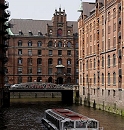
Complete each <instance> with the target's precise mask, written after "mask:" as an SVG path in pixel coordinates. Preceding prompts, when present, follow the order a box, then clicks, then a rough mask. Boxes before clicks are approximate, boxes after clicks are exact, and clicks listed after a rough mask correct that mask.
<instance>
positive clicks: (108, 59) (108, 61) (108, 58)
mask: <svg viewBox="0 0 124 130" xmlns="http://www.w3.org/2000/svg"><path fill="white" fill-rule="evenodd" d="M108 67H110V55H108Z"/></svg>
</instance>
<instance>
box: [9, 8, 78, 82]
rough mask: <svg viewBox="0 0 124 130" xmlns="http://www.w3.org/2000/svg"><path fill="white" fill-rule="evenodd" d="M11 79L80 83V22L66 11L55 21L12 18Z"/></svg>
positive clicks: (13, 80)
mask: <svg viewBox="0 0 124 130" xmlns="http://www.w3.org/2000/svg"><path fill="white" fill-rule="evenodd" d="M10 24H11V29H10V35H11V38H10V40H9V48H8V57H9V61H8V64H7V67H8V74H7V76H8V82H9V83H10V84H15V83H23V82H34V81H37V82H52V83H58V84H77V83H78V63H77V60H78V33H77V32H78V23H77V21H67V15H66V13H65V10H63V11H62V10H61V8H59V10H58V11H57V10H55V13H54V14H53V17H52V20H32V19H11V20H10Z"/></svg>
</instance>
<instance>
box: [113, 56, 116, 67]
mask: <svg viewBox="0 0 124 130" xmlns="http://www.w3.org/2000/svg"><path fill="white" fill-rule="evenodd" d="M113 66H116V55H115V54H114V55H113Z"/></svg>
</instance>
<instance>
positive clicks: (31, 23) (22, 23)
mask: <svg viewBox="0 0 124 130" xmlns="http://www.w3.org/2000/svg"><path fill="white" fill-rule="evenodd" d="M9 23H10V24H11V32H12V33H13V34H14V35H18V34H19V31H20V30H21V31H22V32H23V34H24V35H29V31H30V32H32V34H33V35H34V36H35V35H38V32H41V33H42V34H43V35H44V34H46V33H47V24H48V25H51V26H52V20H33V19H11V20H10V21H9ZM71 25H73V31H74V32H73V33H77V32H78V23H77V21H67V26H71Z"/></svg>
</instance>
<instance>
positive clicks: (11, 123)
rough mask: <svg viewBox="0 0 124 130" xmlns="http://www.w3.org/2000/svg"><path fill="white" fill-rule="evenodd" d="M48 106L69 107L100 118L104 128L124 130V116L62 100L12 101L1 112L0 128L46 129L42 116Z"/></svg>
mask: <svg viewBox="0 0 124 130" xmlns="http://www.w3.org/2000/svg"><path fill="white" fill-rule="evenodd" d="M48 108H68V109H71V110H74V111H76V112H79V113H82V114H84V115H86V116H88V117H91V118H95V119H97V120H99V121H100V126H103V127H104V130H110V129H111V130H124V117H121V116H118V115H115V114H111V113H107V112H104V111H100V110H94V109H92V108H87V107H84V106H77V105H71V106H68V105H65V104H61V103H60V102H28V103H11V107H10V108H6V109H3V110H2V111H1V112H0V130H45V128H44V127H43V125H42V123H41V118H42V117H43V112H44V110H45V109H48Z"/></svg>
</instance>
